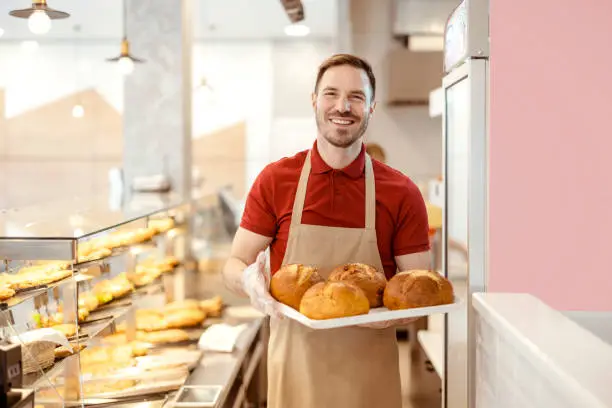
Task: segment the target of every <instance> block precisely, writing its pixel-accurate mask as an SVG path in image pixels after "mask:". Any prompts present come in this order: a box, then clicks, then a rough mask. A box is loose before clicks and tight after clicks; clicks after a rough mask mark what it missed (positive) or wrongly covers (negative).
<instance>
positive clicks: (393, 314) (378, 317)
mask: <svg viewBox="0 0 612 408" xmlns="http://www.w3.org/2000/svg"><path fill="white" fill-rule="evenodd" d="M277 303H278V305H279V309H280V312H281V313H282V314H283V315H284V316H286V317H288V318H290V319H293V320H295V321H297V322H299V323H301V324H303V325H304V326H307V327H310V328H311V329H315V330H324V329H337V328H339V327H350V326H358V325H361V324H368V323H381V322H387V321H391V320H397V319H409V318H413V317H423V316H429V315H433V314H441V313H450V312H452V311H454V310H456V309H458V308H459V306H460V305H461V304H462V303H463V302H462V300H461V299H460V298H458V297H455V301H454V302H453V303H451V304H448V305H441V306H430V307H419V308H413V309H403V310H389V309H387V308H386V307H379V308H376V309H371V310H370V313H368V314H363V315H358V316H350V317H340V318H337V319H326V320H313V319H309V318H308V317H306V316H304V315H303V314H301V313H300V312H298V311H297V310H295V309H293V308H292V307H290V306H287V305H285V304H283V303H280V302H277Z"/></svg>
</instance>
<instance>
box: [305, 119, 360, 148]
mask: <svg viewBox="0 0 612 408" xmlns="http://www.w3.org/2000/svg"><path fill="white" fill-rule="evenodd" d="M330 116H337V117H343V118H347V119H351V120H354V121H355V123H356V124H357V125H355V124H354V125H352V126H350V127H348V128H346V129H343V128H339V127H337V126H335V125H333V124H332V123H331V122H330V120H329V117H330ZM316 119H317V129H318V130H319V133H320V134H321V135H322V136H323V138H325V140H327V142H329V144H331V145H332V146H335V147H339V148H347V147H350V146H352V145H353V144H354V143H355V142H357V141H358V140H359V139H360V138H361V137H362V136H363V134H364V133H365V131H366V129H367V128H368V121H369V119H368V117H367V116H366V117H363V118H358V117H356V116H353V115H351V114H350V113H349V114H340V113H337V112H335V113H333V112H332V113H330V114H329V115H326V114H325V112H320V111H317V115H316Z"/></svg>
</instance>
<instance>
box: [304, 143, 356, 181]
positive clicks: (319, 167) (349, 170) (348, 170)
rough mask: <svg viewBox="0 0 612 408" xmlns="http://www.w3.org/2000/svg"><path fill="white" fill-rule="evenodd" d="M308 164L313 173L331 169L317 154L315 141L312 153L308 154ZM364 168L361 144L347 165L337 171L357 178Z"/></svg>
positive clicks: (322, 172) (325, 171) (326, 171)
mask: <svg viewBox="0 0 612 408" xmlns="http://www.w3.org/2000/svg"><path fill="white" fill-rule="evenodd" d="M310 165H311V168H312V170H311V171H312V173H313V174H324V173H328V172H330V171H332V170H333V169H332V168H331V167H330V166H329V165H328V164H327V163H325V161H324V160H323V158H322V157H321V155H320V154H319V150H318V149H317V142H316V141H315V143H314V145H313V147H312V153H311V155H310ZM364 169H365V146H364V145H363V144H362V145H361V152H360V153H359V155H358V156H357V157H356V158H355V160H353V161H352V162H351V163H350V164H349V165H348V166H346V167H344V168H343V169H338V170H337V171H341V172H342V173H344V174H346V175H347V176H349V177H350V178H353V179H357V178H359V177H361V176H362V175H363V171H364Z"/></svg>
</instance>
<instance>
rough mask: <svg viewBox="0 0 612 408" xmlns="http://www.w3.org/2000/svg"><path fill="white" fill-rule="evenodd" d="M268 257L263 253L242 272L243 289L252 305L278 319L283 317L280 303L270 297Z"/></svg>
mask: <svg viewBox="0 0 612 408" xmlns="http://www.w3.org/2000/svg"><path fill="white" fill-rule="evenodd" d="M266 261H267V255H266V252H265V251H262V252H260V253H259V255H257V260H256V261H255V263H254V264H252V265H249V266H247V267H246V268H245V270H244V271H243V272H242V288H243V289H244V291H245V292H246V293H247V295H249V298H250V299H251V305H252V306H253V307H254V308H255V309H257V310H259V311H260V312H262V313H263V314H266V315H270V316H272V317H276V318H282V317H283V315H282V314H281V313H280V311H279V310H278V303H277V302H276V300H274V298H273V297H272V296H271V295H270V292H269V289H268V288H269V287H270V275H269V274H268V273H267V272H266Z"/></svg>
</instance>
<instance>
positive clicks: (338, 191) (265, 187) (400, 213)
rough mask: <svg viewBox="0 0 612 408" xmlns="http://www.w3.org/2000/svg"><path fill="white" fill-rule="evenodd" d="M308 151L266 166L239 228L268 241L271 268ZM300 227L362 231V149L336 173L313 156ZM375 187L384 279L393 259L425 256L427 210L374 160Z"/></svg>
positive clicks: (280, 250) (398, 176)
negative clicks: (265, 237)
mask: <svg viewBox="0 0 612 408" xmlns="http://www.w3.org/2000/svg"><path fill="white" fill-rule="evenodd" d="M307 153H308V151H303V152H300V153H298V154H296V155H295V156H293V157H289V158H284V159H281V160H279V161H277V162H275V163H271V164H269V165H268V166H266V167H265V168H264V169H263V170H262V172H261V173H260V174H259V176H258V177H257V179H256V180H255V183H254V184H253V187H252V188H251V191H250V192H249V195H248V197H247V201H246V206H245V210H244V214H243V216H242V222H241V224H240V226H241V227H242V228H244V229H247V230H249V231H252V232H254V233H256V234H260V235H264V236H267V237H272V238H273V239H272V243H271V244H270V258H271V259H270V266H271V270H272V272H275V271H277V270H278V269H279V268H280V266H281V263H282V261H283V257H284V255H285V249H286V247H287V239H288V237H289V226H290V225H291V212H292V210H293V201H294V199H295V194H296V192H297V185H298V181H299V179H300V172H301V170H302V166H303V164H304V160H305V159H306V154H307ZM311 163H312V169H311V173H310V177H309V179H308V188H307V190H306V191H307V192H306V202H305V203H304V212H303V214H302V223H304V224H309V225H323V226H330V227H345V228H364V226H365V172H364V169H365V147H362V149H361V153H360V154H359V156H357V158H356V159H355V160H354V161H353V162H352V163H351V164H349V165H348V166H347V167H345V168H343V169H341V170H334V169H332V168H331V167H330V166H328V165H327V163H325V162H324V161H323V159H322V158H321V156H320V155H319V152H318V150H317V144H316V142H315V144H314V146H313V149H312V154H311ZM372 163H373V167H374V179H375V181H376V235H377V238H378V251H379V253H380V257H381V260H382V264H383V267H384V268H385V274H386V275H387V277H388V278H390V277H391V276H393V275H394V274H395V273H396V270H397V265H396V264H395V258H394V257H395V256H399V255H406V254H412V253H416V252H422V251H427V250H429V237H428V230H429V226H428V222H427V210H426V208H425V202H424V201H423V197H422V195H421V192H420V191H419V189H418V188H417V186H416V185H415V184H414V183H413V182H412V181H411V180H410V179H409V178H408V177H406V176H405V175H403V174H402V173H400V172H399V171H397V170H395V169H392V168H391V167H389V166H387V165H385V164H383V163H381V162H379V161H376V160H372Z"/></svg>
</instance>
